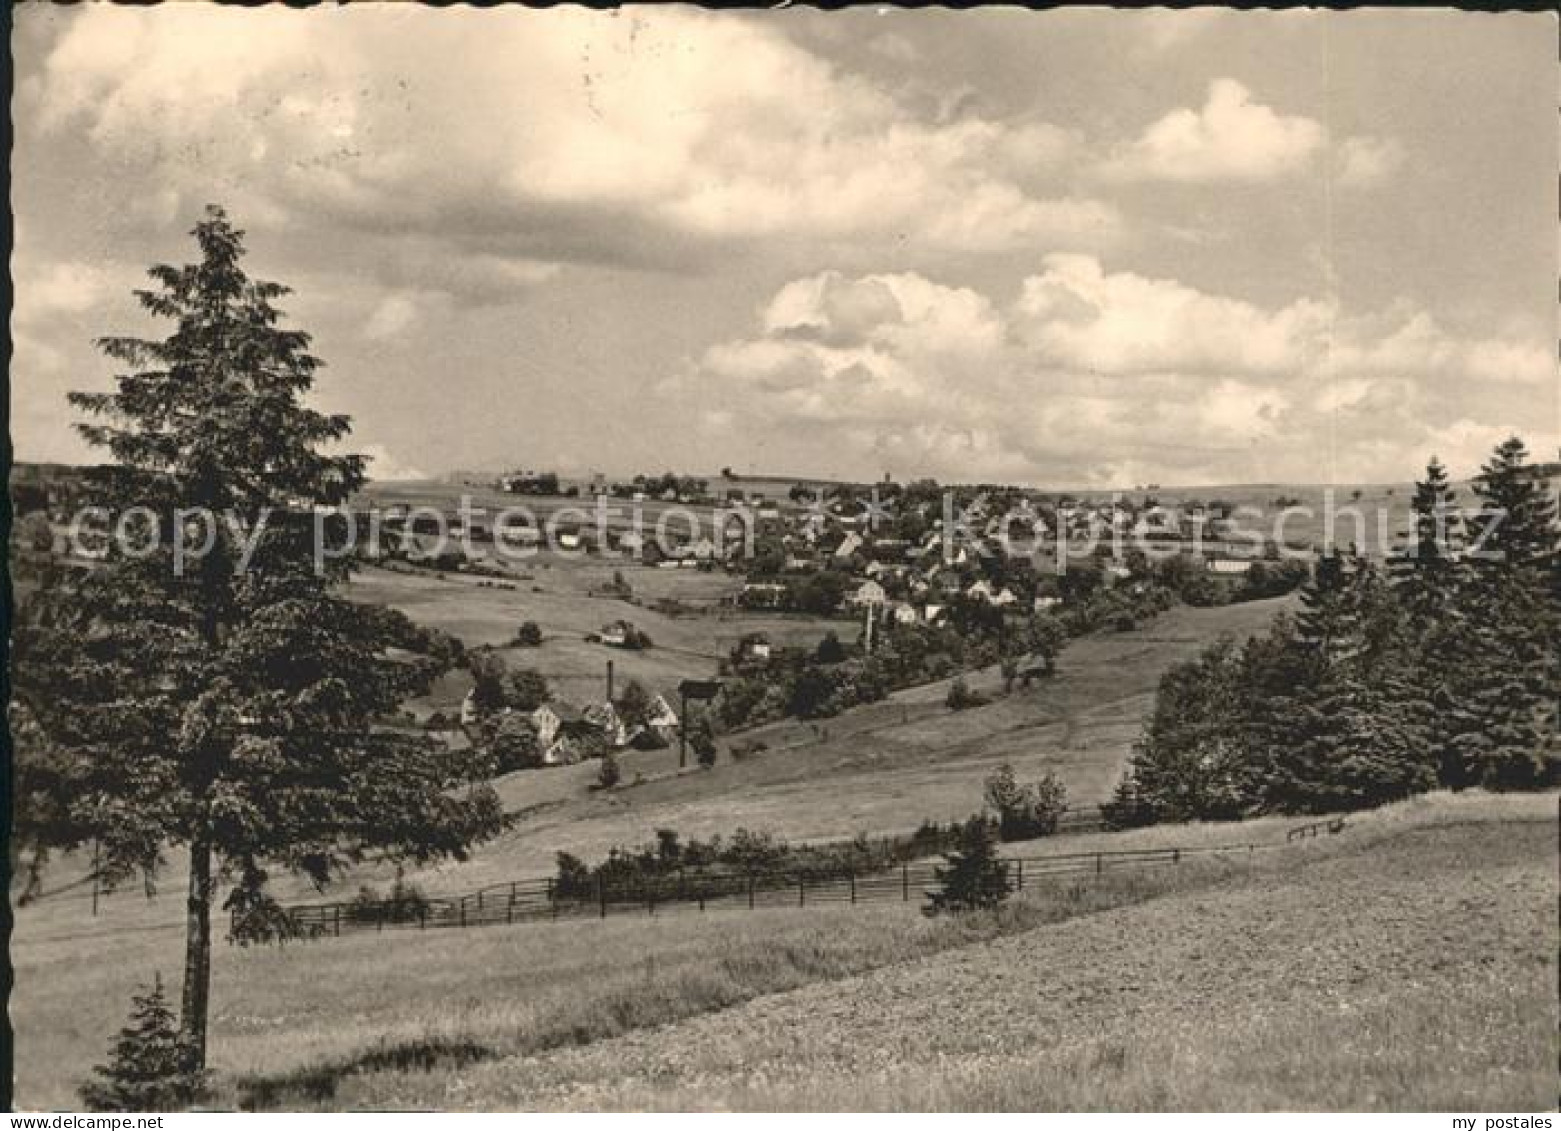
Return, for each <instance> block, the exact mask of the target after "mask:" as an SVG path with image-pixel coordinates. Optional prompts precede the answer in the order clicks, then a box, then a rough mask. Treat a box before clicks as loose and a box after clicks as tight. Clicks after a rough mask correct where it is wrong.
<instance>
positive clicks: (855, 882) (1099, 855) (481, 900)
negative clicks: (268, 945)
mask: <svg viewBox="0 0 1561 1131" xmlns="http://www.w3.org/2000/svg"><path fill="white" fill-rule="evenodd" d="M1317 824H1318V825H1319V826H1322V827H1327V828H1328V831H1330V832H1338V831H1339V829H1341V828H1342V827H1343V821H1342V820H1339V821H1334V822H1317ZM1334 826H1336V827H1334ZM1310 828H1311V826H1303V829H1310ZM1298 832H1301V830H1291V833H1290V835H1288V836H1287V837H1286V839H1285V840H1284V841H1271V842H1267V843H1248V844H1222V845H1212V846H1199V847H1193V848H1176V847H1173V848H1144V849H1119V850H1115V851H1101V852H1069V853H1059V854H1055V855H1048V856H1022V857H1007V858H1006V859H1007V864H1008V884H1009V888H1010V890H1012V891H1016V892H1022V891H1024V890H1025V885H1026V884H1027V883H1034V882H1036V881H1038V880H1045V879H1050V878H1053V877H1057V876H1084V875H1096V876H1098V875H1103V874H1105V873H1107V872H1116V871H1120V870H1122V869H1128V868H1152V867H1166V866H1172V865H1176V864H1180V863H1181V862H1182V861H1183V860H1185V859H1188V858H1191V857H1196V856H1232V855H1241V856H1250V855H1251V854H1253V853H1256V852H1259V851H1267V850H1270V849H1276V848H1283V847H1284V846H1285V844H1287V843H1289V842H1290V841H1293V840H1295V839H1298V837H1297V835H1296V834H1297V833H1298ZM1301 835H1303V836H1314V835H1317V834H1316V833H1315V832H1305V833H1301ZM939 865H940V862H939V861H937V860H917V861H912V862H909V863H905V864H900V865H898V866H895V867H890V868H884V869H879V870H874V871H864V872H854V871H849V870H847V871H834V872H827V873H820V872H813V873H809V872H805V871H789V872H744V871H739V870H735V869H725V868H709V869H698V870H684V871H678V872H670V873H667V874H664V875H659V876H653V877H639V878H636V879H635V880H633V881H632V882H614V881H610V880H607V881H604V880H603V879H602V878H601V877H595V878H593V879H592V880H590V881H588V882H586V884H585V885H584V890H578V889H577V890H568V891H565V890H561V889H560V887H559V884H558V881H557V880H556V879H554V878H547V879H526V880H516V881H514V882H512V883H504V884H494V885H492V886H491V887H485V888H482V889H481V890H479V891H475V892H469V893H467V894H466V895H461V896H450V897H419V896H413V895H404V896H403V897H402V898H400V899H399V900H390V899H386V900H365V899H358V900H354V901H350V902H337V903H317V904H308V905H299V906H294V907H289V908H286V909H285V913H286V915H287V917H288V920H289V921H290V924H291V926H292V928H293V930H294V931H295V932H296V934H297V935H299V936H300V937H303V938H327V937H339V936H341V935H342V934H344V933H349V932H353V931H386V930H437V929H441V928H449V927H481V926H495V925H500V924H515V923H538V922H548V921H552V920H557V919H564V918H574V919H578V918H602V919H605V918H606V917H607V916H608V915H623V914H636V915H656V914H660V913H665V912H668V911H721V910H752V909H757V908H763V907H816V906H842V905H853V904H858V903H909V902H911V901H913V900H914V901H916V902H917V903H921V902H922V901H923V900H924V899H925V898H926V895H927V892H928V891H929V890H931V889H933V888H934V887H935V886H936V877H935V874H934V870H935V869H936V868H937V867H939Z"/></svg>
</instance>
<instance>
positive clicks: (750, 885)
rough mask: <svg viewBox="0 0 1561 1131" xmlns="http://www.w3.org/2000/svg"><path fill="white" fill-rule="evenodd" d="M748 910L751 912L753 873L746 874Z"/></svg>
mask: <svg viewBox="0 0 1561 1131" xmlns="http://www.w3.org/2000/svg"><path fill="white" fill-rule="evenodd" d="M748 910H749V911H752V910H753V873H752V872H749V873H748Z"/></svg>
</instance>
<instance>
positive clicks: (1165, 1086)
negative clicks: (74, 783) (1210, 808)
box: [12, 794, 1557, 1110]
mask: <svg viewBox="0 0 1561 1131" xmlns="http://www.w3.org/2000/svg"><path fill="white" fill-rule="evenodd" d="M1556 803H1557V798H1556V796H1555V795H1554V794H1548V795H1525V796H1493V795H1484V794H1464V795H1456V796H1454V795H1446V794H1441V795H1432V796H1427V797H1422V798H1418V799H1415V800H1413V801H1410V802H1406V803H1402V804H1400V805H1397V806H1392V807H1389V808H1387V809H1384V810H1380V811H1377V812H1375V813H1371V814H1362V815H1358V816H1356V817H1353V818H1352V819H1351V821H1350V824H1349V826H1348V827H1347V829H1346V831H1345V832H1343V833H1341V834H1340V835H1338V836H1336V837H1326V838H1322V839H1320V840H1314V841H1305V842H1297V843H1295V844H1293V845H1290V846H1287V847H1285V848H1283V849H1279V850H1275V851H1273V852H1269V853H1258V854H1256V855H1255V856H1252V857H1246V856H1242V855H1237V856H1234V857H1230V858H1224V857H1213V858H1206V859H1198V860H1191V859H1189V860H1188V861H1185V862H1184V863H1183V864H1181V865H1178V866H1176V867H1174V868H1161V869H1156V870H1152V871H1144V872H1140V873H1130V872H1121V873H1107V874H1106V875H1105V876H1103V877H1100V878H1099V879H1093V880H1090V881H1089V882H1086V883H1079V882H1077V881H1076V880H1074V879H1059V880H1056V881H1054V882H1052V883H1051V884H1049V885H1038V884H1027V886H1026V890H1025V892H1024V893H1023V894H1022V896H1020V897H1018V898H1017V899H1016V900H1015V901H1014V903H1013V904H1011V906H1010V907H1009V908H1008V909H1006V910H1004V911H1003V912H1000V913H998V914H996V915H988V916H973V917H969V918H966V919H963V920H951V919H936V920H929V919H926V918H924V917H922V916H921V915H919V914H918V913H917V911H916V908H915V904H914V903H913V904H911V905H909V906H896V905H888V906H883V905H877V906H870V907H869V906H864V907H858V908H850V907H836V908H827V909H826V908H807V909H773V910H761V911H756V912H721V913H714V912H712V913H709V914H705V915H700V914H699V913H697V912H687V913H680V914H672V915H658V916H655V917H650V916H646V917H629V916H625V917H622V918H617V917H614V918H609V919H608V920H606V921H602V922H598V921H594V920H587V921H577V922H560V923H557V924H540V925H532V926H524V927H516V928H502V927H496V928H488V929H481V930H469V931H449V932H430V933H427V934H420V933H417V932H399V933H398V932H390V933H386V934H384V935H375V934H370V935H361V936H356V937H351V936H349V937H345V938H343V939H341V940H329V941H324V942H320V943H313V944H294V945H289V946H286V947H282V948H247V949H241V948H236V947H229V946H219V947H218V948H217V953H216V962H215V982H214V986H213V1002H214V1010H213V1018H212V1059H213V1066H214V1068H215V1069H216V1070H217V1072H218V1076H217V1077H216V1086H217V1102H218V1103H220V1104H224V1105H239V1104H255V1105H260V1106H276V1107H284V1108H294V1107H298V1106H320V1107H327V1108H342V1107H346V1108H353V1107H395V1108H430V1107H456V1108H473V1109H485V1108H486V1109H493V1108H514V1107H518V1108H555V1107H563V1108H575V1107H583V1108H630V1109H634V1108H668V1109H677V1108H696V1109H698V1108H712V1107H714V1108H734V1107H735V1108H761V1109H763V1108H784V1109H795V1108H803V1109H815V1110H816V1109H819V1108H821V1107H822V1108H830V1107H849V1108H856V1107H867V1108H909V1109H920V1108H934V1109H960V1108H976V1109H983V1108H1009V1109H1015V1108H1018V1109H1027V1110H1034V1109H1048V1108H1072V1107H1081V1108H1095V1107H1104V1108H1113V1107H1123V1108H1135V1107H1145V1108H1179V1107H1218V1108H1243V1107H1351V1108H1354V1107H1364V1108H1395V1107H1397V1108H1419V1109H1435V1110H1449V1109H1453V1108H1459V1109H1467V1108H1474V1109H1481V1108H1484V1109H1498V1108H1499V1109H1502V1110H1518V1109H1524V1108H1530V1107H1541V1106H1544V1105H1546V1104H1548V1103H1551V1102H1553V1094H1554V1090H1553V1084H1554V1064H1555V1058H1556V1052H1557V1049H1556V1044H1555V1031H1556V1019H1555V1016H1554V1013H1555V1008H1554V1002H1555V1000H1556V996H1555V953H1554V940H1553V918H1554V907H1555V900H1556V895H1557V893H1556V880H1555V876H1556V863H1557V861H1556V832H1557V829H1556ZM1286 824H1287V822H1283V821H1276V820H1269V821H1265V822H1262V823H1254V824H1250V825H1236V826H1199V827H1196V828H1186V829H1174V828H1167V829H1151V830H1143V831H1141V832H1137V833H1128V834H1117V835H1116V836H1114V837H1113V838H1112V843H1113V846H1128V845H1131V844H1139V845H1144V844H1150V843H1155V842H1159V843H1164V842H1165V841H1166V840H1167V839H1174V840H1178V841H1181V842H1183V843H1187V842H1189V841H1192V840H1201V841H1202V842H1204V843H1215V842H1221V841H1225V842H1228V841H1244V840H1247V839H1269V838H1272V837H1276V836H1278V837H1282V828H1283V827H1284V826H1285V825H1286ZM1074 839H1075V838H1070V844H1069V845H1068V847H1072V843H1071V842H1072V841H1073V840H1074ZM1077 839H1079V840H1082V839H1083V838H1077ZM65 919H66V916H65V915H64V914H62V911H61V909H60V908H58V907H56V908H53V909H50V908H49V907H48V905H47V904H45V905H41V906H40V907H38V908H34V909H29V910H24V912H23V914H22V916H21V918H20V919H19V923H18V928H19V929H18V933H17V936H16V937H15V938H14V939H13V942H12V957H13V962H14V963H15V966H16V974H17V987H16V992H15V995H14V997H13V1001H12V1020H13V1024H14V1025H15V1027H16V1032H17V1038H18V1039H17V1045H16V1048H17V1061H16V1080H17V1097H18V1102H19V1104H20V1105H21V1106H23V1107H26V1108H54V1107H66V1108H68V1107H71V1106H73V1104H74V1099H73V1089H74V1086H75V1084H76V1083H77V1082H78V1081H79V1079H80V1078H81V1076H82V1074H83V1073H84V1072H85V1070H86V1066H88V1065H89V1064H91V1063H93V1062H95V1061H96V1060H98V1059H100V1058H101V1055H102V1052H103V1049H104V1048H105V1047H106V1044H107V1041H108V1039H109V1035H110V1034H111V1033H112V1032H113V1030H114V1029H115V1028H117V1026H118V1025H119V1024H120V1023H121V1021H122V1019H123V1015H124V1009H125V1004H126V1002H127V1000H128V996H129V993H130V991H131V989H132V987H133V986H134V985H135V984H136V983H137V982H143V981H147V980H149V979H150V977H151V974H152V971H153V970H158V969H160V970H161V971H162V972H163V974H164V977H165V978H172V979H175V980H176V978H177V960H178V956H179V950H180V948H179V941H180V940H179V935H178V933H177V931H174V932H172V933H170V932H158V931H145V932H134V931H129V932H124V933H106V934H103V933H100V934H98V935H96V936H94V937H78V938H75V939H61V938H60V937H58V936H55V937H54V938H52V939H48V940H46V939H45V937H44V936H45V935H46V934H48V932H47V931H46V930H44V929H43V928H45V927H47V926H49V925H50V924H49V920H55V922H54V923H53V926H54V927H55V929H56V930H58V929H60V928H62V927H65V926H68V925H69V924H68V923H67V922H64V921H63V920H65ZM1237 1050H1239V1054H1238V1051H1237ZM1546 1088H1548V1089H1549V1091H1548V1092H1547V1091H1545V1089H1546Z"/></svg>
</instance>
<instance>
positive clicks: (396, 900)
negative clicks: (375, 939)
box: [347, 872, 428, 923]
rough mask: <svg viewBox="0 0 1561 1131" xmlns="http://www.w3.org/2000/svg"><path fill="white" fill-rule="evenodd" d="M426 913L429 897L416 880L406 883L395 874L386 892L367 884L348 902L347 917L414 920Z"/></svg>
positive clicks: (355, 919)
mask: <svg viewBox="0 0 1561 1131" xmlns="http://www.w3.org/2000/svg"><path fill="white" fill-rule="evenodd" d="M427 914H428V897H427V896H425V895H424V894H423V892H422V890H421V889H420V888H419V887H418V886H417V885H416V884H409V883H407V882H406V881H405V880H403V879H402V878H401V875H400V873H399V872H398V873H397V875H396V880H395V883H393V884H391V885H390V894H389V895H383V896H382V895H380V894H379V892H378V891H377V890H376V889H374V888H372V887H369V886H368V885H367V884H365V885H364V886H362V887H360V888H359V889H358V894H357V895H356V896H355V897H354V898H353V901H352V902H351V903H349V904H348V905H347V918H348V920H350V921H351V922H354V923H416V922H417V921H419V920H420V919H422V918H423V917H425V916H426V915H427Z"/></svg>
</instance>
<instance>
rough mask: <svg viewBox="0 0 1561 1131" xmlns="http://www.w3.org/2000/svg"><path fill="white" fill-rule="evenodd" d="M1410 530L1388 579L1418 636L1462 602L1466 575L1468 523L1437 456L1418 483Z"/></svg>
mask: <svg viewBox="0 0 1561 1131" xmlns="http://www.w3.org/2000/svg"><path fill="white" fill-rule="evenodd" d="M1410 507H1411V510H1412V519H1411V525H1410V529H1409V532H1408V534H1407V535H1406V537H1405V539H1404V544H1403V545H1402V546H1400V547H1399V548H1398V549H1397V550H1396V551H1395V552H1394V553H1393V555H1392V556H1391V558H1390V560H1389V566H1388V569H1389V575H1390V577H1391V578H1392V581H1393V585H1394V587H1395V589H1396V590H1397V591H1398V595H1399V600H1400V602H1401V603H1402V605H1403V608H1404V611H1405V613H1406V614H1407V615H1408V616H1409V617H1410V619H1411V620H1412V622H1413V625H1414V628H1415V630H1416V631H1417V632H1424V631H1426V630H1427V628H1429V626H1431V625H1433V624H1435V623H1436V622H1437V621H1438V620H1439V619H1441V618H1442V617H1444V616H1446V615H1447V614H1448V613H1449V611H1450V610H1451V608H1452V606H1453V604H1454V602H1455V601H1456V600H1457V597H1458V592H1459V588H1460V586H1461V585H1462V584H1463V582H1464V580H1465V574H1466V571H1465V569H1464V566H1463V562H1462V554H1463V551H1464V549H1465V540H1464V537H1463V523H1462V520H1461V518H1460V516H1459V514H1458V502H1457V496H1456V494H1455V493H1454V491H1453V490H1452V488H1451V486H1449V484H1448V481H1447V471H1446V469H1445V468H1443V467H1442V464H1441V462H1440V461H1439V460H1437V459H1436V458H1435V457H1434V456H1433V457H1432V459H1431V462H1430V463H1428V464H1427V465H1426V472H1425V478H1424V479H1422V480H1420V481H1419V482H1417V483H1416V484H1415V494H1414V497H1413V498H1412V499H1411V501H1410Z"/></svg>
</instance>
